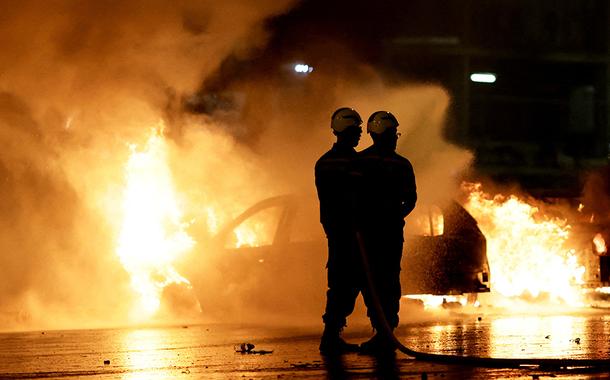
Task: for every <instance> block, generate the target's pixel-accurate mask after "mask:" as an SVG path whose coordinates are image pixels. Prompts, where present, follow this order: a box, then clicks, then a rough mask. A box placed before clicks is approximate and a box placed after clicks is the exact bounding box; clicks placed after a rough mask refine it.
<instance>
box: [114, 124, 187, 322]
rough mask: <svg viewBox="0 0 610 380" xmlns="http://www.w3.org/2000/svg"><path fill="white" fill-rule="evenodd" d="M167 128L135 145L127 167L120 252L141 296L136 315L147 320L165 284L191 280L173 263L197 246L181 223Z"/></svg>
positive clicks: (157, 306)
mask: <svg viewBox="0 0 610 380" xmlns="http://www.w3.org/2000/svg"><path fill="white" fill-rule="evenodd" d="M161 132H162V128H158V129H156V130H154V131H153V133H152V134H151V136H150V138H149V139H148V142H147V144H146V147H145V148H144V149H143V150H142V151H137V150H136V146H135V145H132V146H131V147H130V148H131V151H132V152H131V156H130V157H129V160H128V162H127V165H126V167H125V179H126V183H125V189H124V192H123V202H122V210H123V220H122V227H121V230H120V234H119V238H118V247H117V249H116V253H117V255H118V256H119V258H120V260H121V263H122V264H123V266H124V268H125V269H126V270H127V272H128V273H129V275H130V276H131V286H132V288H133V289H134V290H135V291H136V292H137V294H138V295H139V302H138V304H137V305H135V307H134V309H133V315H132V316H133V317H134V318H135V319H138V320H144V319H146V318H148V317H150V316H152V315H154V313H155V312H156V311H157V310H158V309H159V306H160V297H161V293H162V291H163V289H164V288H165V287H166V286H168V285H170V284H185V285H187V286H189V282H188V280H187V279H185V278H184V277H182V276H181V275H180V274H179V273H178V272H177V271H176V269H175V268H174V267H173V262H174V261H175V260H176V259H177V258H178V257H179V256H181V255H182V254H184V253H185V252H186V251H188V250H189V249H190V248H192V247H193V245H194V243H195V242H194V240H193V239H192V238H191V237H190V236H189V235H188V234H187V233H186V232H185V230H184V229H185V226H186V225H185V223H183V222H181V219H182V212H181V210H180V207H179V205H178V202H177V200H176V194H175V190H174V186H173V183H172V176H171V173H170V169H169V167H168V164H167V147H166V143H165V140H164V139H163V136H162V135H161Z"/></svg>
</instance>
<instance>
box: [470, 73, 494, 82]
mask: <svg viewBox="0 0 610 380" xmlns="http://www.w3.org/2000/svg"><path fill="white" fill-rule="evenodd" d="M470 80H471V81H473V82H476V83H494V82H495V81H496V74H494V73H472V74H470Z"/></svg>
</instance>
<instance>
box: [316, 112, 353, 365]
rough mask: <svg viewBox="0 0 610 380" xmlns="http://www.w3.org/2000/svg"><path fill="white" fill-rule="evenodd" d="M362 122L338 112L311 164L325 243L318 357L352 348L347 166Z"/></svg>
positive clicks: (349, 170)
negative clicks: (347, 335) (328, 140)
mask: <svg viewBox="0 0 610 380" xmlns="http://www.w3.org/2000/svg"><path fill="white" fill-rule="evenodd" d="M361 124H362V119H361V118H360V115H359V114H358V112H356V111H355V110H354V109H352V108H347V107H344V108H339V109H337V110H336V111H335V112H334V113H333V115H332V117H331V123H330V126H331V128H332V131H333V134H334V135H335V136H336V137H337V141H336V142H335V143H334V144H333V146H332V148H331V149H330V150H329V151H328V152H326V153H325V154H324V155H322V157H320V159H319V160H318V161H317V162H316V166H315V182H316V189H317V191H318V199H319V201H320V222H321V223H322V227H323V228H324V232H325V233H326V237H327V239H328V262H327V276H328V290H327V292H326V309H325V312H324V315H323V316H322V320H323V321H324V332H323V333H322V339H321V342H320V352H322V353H323V354H340V353H344V352H353V351H356V350H357V349H358V345H356V344H350V343H347V342H345V341H344V340H343V339H342V338H341V335H340V334H341V331H342V330H343V327H345V326H346V320H347V316H349V315H350V314H351V313H352V312H353V310H354V306H355V302H356V298H357V297H358V294H359V292H360V284H361V283H362V282H361V281H360V279H361V278H362V276H360V275H359V273H361V272H359V268H360V265H359V264H360V260H359V258H358V257H359V256H357V255H358V250H357V249H358V245H357V241H356V233H355V223H354V221H355V216H354V207H355V198H356V194H355V188H354V177H353V176H354V175H355V173H354V171H353V169H352V168H353V161H354V159H355V158H356V157H357V153H356V151H355V149H354V148H355V147H356V146H357V145H358V142H359V141H360V136H361V135H362V127H361Z"/></svg>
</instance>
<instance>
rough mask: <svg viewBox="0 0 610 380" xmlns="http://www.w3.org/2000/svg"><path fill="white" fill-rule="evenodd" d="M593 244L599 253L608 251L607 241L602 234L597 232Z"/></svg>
mask: <svg viewBox="0 0 610 380" xmlns="http://www.w3.org/2000/svg"><path fill="white" fill-rule="evenodd" d="M593 245H594V246H595V251H596V252H597V253H599V254H602V253H606V250H607V249H606V241H605V240H604V238H603V237H602V234H596V235H595V237H594V238H593Z"/></svg>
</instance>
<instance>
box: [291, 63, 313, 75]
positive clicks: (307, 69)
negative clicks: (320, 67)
mask: <svg viewBox="0 0 610 380" xmlns="http://www.w3.org/2000/svg"><path fill="white" fill-rule="evenodd" d="M293 69H294V71H295V72H296V73H299V74H309V73H311V72H312V71H313V66H309V65H306V64H304V63H297V64H295V65H294V67H293Z"/></svg>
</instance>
